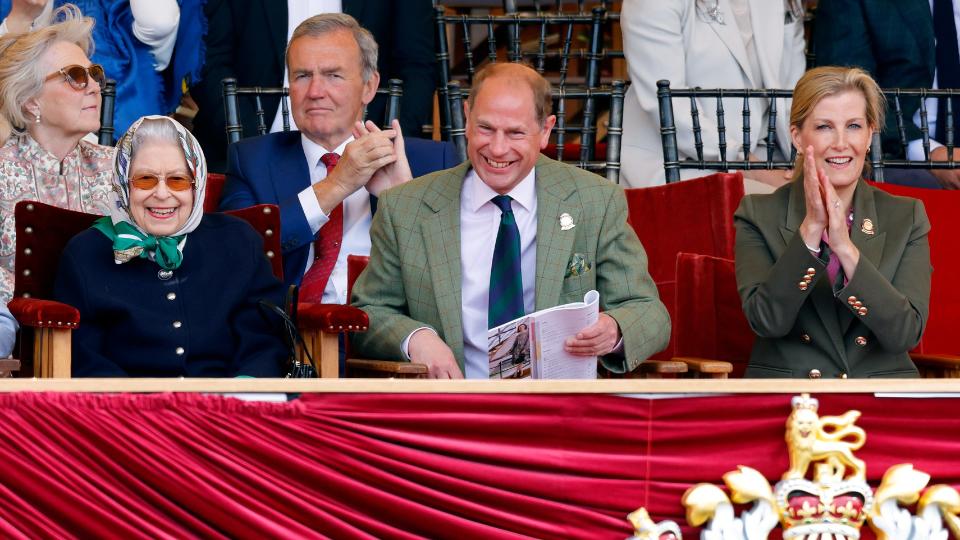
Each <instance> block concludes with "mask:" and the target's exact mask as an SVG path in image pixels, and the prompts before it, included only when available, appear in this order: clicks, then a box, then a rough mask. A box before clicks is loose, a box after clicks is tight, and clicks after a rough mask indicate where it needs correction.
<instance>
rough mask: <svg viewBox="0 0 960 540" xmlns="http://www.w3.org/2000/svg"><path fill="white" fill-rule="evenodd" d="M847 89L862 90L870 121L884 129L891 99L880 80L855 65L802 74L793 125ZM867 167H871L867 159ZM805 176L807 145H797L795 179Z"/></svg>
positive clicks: (799, 124)
mask: <svg viewBox="0 0 960 540" xmlns="http://www.w3.org/2000/svg"><path fill="white" fill-rule="evenodd" d="M844 92H860V95H862V96H863V99H864V100H865V101H866V104H867V110H866V117H867V124H868V125H869V126H870V127H872V128H873V129H875V130H877V131H880V130H882V129H883V122H884V114H885V113H886V109H887V99H886V98H885V97H884V95H883V91H881V90H880V86H879V85H878V84H877V81H875V80H873V77H871V76H870V75H869V74H868V73H867V72H866V71H864V70H862V69H860V68H855V67H838V66H823V67H818V68H813V69H811V70H809V71H807V72H806V73H804V74H803V76H802V77H800V80H799V81H797V86H796V87H794V89H793V104H792V106H791V109H790V125H791V126H794V127H796V128H797V129H800V128H802V127H803V123H804V122H805V121H806V120H807V118H808V117H809V116H810V115H811V114H812V113H813V108H814V107H816V106H817V104H818V103H820V101H821V100H822V99H823V98H825V97H830V96H835V95H837V94H842V93H844ZM864 167H869V164H868V163H865V165H864ZM802 176H803V149H802V148H798V149H797V161H796V164H795V165H794V168H793V179H794V180H796V179H797V178H800V177H802Z"/></svg>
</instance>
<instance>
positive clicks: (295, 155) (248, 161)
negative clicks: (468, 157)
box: [220, 131, 460, 286]
mask: <svg viewBox="0 0 960 540" xmlns="http://www.w3.org/2000/svg"><path fill="white" fill-rule="evenodd" d="M403 142H404V148H406V152H407V161H408V162H409V163H410V171H411V172H412V173H413V177H414V178H416V177H418V176H423V175H425V174H428V173H431V172H434V171H440V170H443V169H448V168H450V167H453V166H454V165H458V164H459V163H460V160H459V159H458V158H457V152H456V147H455V146H454V145H452V144H450V143H446V142H442V143H441V142H434V141H428V140H425V139H416V138H413V137H408V138H404V141H403ZM228 154H229V156H228V158H227V182H226V184H225V185H224V186H223V194H222V195H221V197H220V210H237V209H240V208H246V207H248V206H253V205H255V204H275V205H277V206H279V207H280V242H281V249H282V251H283V280H284V285H288V286H289V285H299V284H300V279H301V278H303V273H304V271H305V270H306V268H307V257H308V255H309V254H310V245H311V243H312V242H313V239H314V236H313V233H312V232H311V231H310V224H309V223H307V216H306V215H304V213H303V207H302V206H300V199H299V198H298V197H297V194H299V193H300V192H301V191H303V190H304V189H307V188H308V187H310V170H309V168H308V167H307V158H306V156H304V155H303V145H302V144H301V142H300V132H299V131H287V132H278V133H270V134H268V135H261V136H260V137H252V138H249V139H243V140H241V141H240V142H237V143H235V144H232V145H230V151H229V153H228ZM371 206H372V205H371Z"/></svg>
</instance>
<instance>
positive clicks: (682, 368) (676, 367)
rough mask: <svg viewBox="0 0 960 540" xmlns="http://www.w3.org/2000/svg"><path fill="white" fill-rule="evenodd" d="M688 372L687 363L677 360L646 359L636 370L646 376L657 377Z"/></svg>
mask: <svg viewBox="0 0 960 540" xmlns="http://www.w3.org/2000/svg"><path fill="white" fill-rule="evenodd" d="M686 372H687V364H685V363H684V362H678V361H676V360H644V361H643V362H641V363H640V366H639V367H638V368H637V369H636V370H635V371H634V373H639V374H641V375H642V376H644V377H648V378H652V379H657V378H660V377H662V376H663V375H680V374H683V373H686Z"/></svg>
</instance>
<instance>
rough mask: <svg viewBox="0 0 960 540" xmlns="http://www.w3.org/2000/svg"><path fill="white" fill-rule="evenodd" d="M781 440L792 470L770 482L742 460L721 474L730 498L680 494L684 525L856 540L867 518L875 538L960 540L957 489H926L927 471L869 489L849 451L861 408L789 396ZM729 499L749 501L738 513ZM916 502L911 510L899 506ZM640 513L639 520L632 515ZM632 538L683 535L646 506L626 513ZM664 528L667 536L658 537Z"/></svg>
mask: <svg viewBox="0 0 960 540" xmlns="http://www.w3.org/2000/svg"><path fill="white" fill-rule="evenodd" d="M791 405H792V408H793V410H792V412H791V413H790V416H789V417H788V418H787V422H786V435H785V440H786V443H787V452H788V454H789V456H790V468H789V469H788V470H787V471H786V472H785V473H784V474H783V476H782V478H781V479H780V481H779V482H777V483H776V485H775V486H771V485H770V483H769V482H768V481H767V479H766V478H765V477H764V476H763V475H762V474H761V473H760V472H758V471H757V470H755V469H752V468H750V467H747V466H744V465H740V466H739V467H738V468H737V470H735V471H730V472H728V473H726V474H724V475H723V481H724V483H725V484H726V486H727V488H728V490H729V496H728V495H727V493H726V492H724V491H723V490H722V489H721V488H720V487H717V486H715V485H713V484H706V483H703V484H697V485H695V486H693V487H691V488H690V489H688V490H687V491H686V493H684V495H683V505H684V507H685V508H686V517H687V522H688V523H689V524H690V525H692V526H694V527H703V529H702V531H701V539H702V540H761V539H765V538H767V537H768V536H769V534H770V531H772V530H773V529H774V528H775V527H776V526H777V525H778V524H779V525H780V526H782V528H783V538H784V539H792V538H797V539H800V540H856V539H859V538H860V530H861V529H862V527H863V525H864V524H865V523H869V524H870V527H871V528H873V530H874V531H875V532H876V535H877V538H878V539H879V540H947V538H948V536H949V534H950V533H952V535H953V537H954V538H960V518H958V516H957V515H958V513H960V494H958V492H957V491H956V490H955V489H953V488H951V487H949V486H945V485H935V486H932V487H930V488H927V489H925V488H926V487H927V484H928V483H929V481H930V475H928V474H926V473H924V472H921V471H917V470H915V469H914V468H913V466H912V465H910V464H907V463H903V464H900V465H895V466H893V467H891V468H890V469H888V470H887V472H886V473H885V474H884V475H883V480H882V481H881V483H880V487H878V488H877V490H876V492H874V491H873V490H872V489H871V488H870V486H869V485H868V484H867V482H866V464H865V463H864V462H863V461H862V460H860V459H858V458H857V457H856V456H855V455H854V452H855V451H856V450H859V449H860V448H862V447H863V445H864V444H865V443H866V439H867V435H866V433H865V432H864V430H863V429H862V428H860V427H859V426H857V425H855V424H856V421H857V419H859V417H860V412H859V411H847V412H846V413H845V414H843V415H840V416H820V415H819V414H818V408H819V404H818V402H817V400H816V399H814V398H811V397H810V396H809V395H808V394H803V395H800V396H797V397H794V398H793V399H792V400H791ZM734 504H752V506H751V507H750V508H749V509H747V510H745V511H744V512H743V513H742V514H741V515H740V516H737V515H736V514H735V511H734ZM912 505H916V511H917V513H916V515H912V514H911V513H910V511H909V510H908V509H906V508H904V506H912ZM636 516H640V517H642V518H643V519H636ZM629 518H630V521H631V523H632V524H633V525H634V529H635V535H634V536H633V537H632V538H631V540H634V539H635V540H661V539H665V538H671V539H672V538H676V539H677V540H681V536H680V532H679V528H678V527H677V526H676V524H675V523H673V522H669V521H664V522H661V523H659V524H656V523H654V522H653V520H652V519H651V518H650V517H649V516H648V515H647V513H646V510H644V509H643V508H641V509H639V510H637V511H636V512H633V513H632V514H630V516H629ZM664 531H668V532H669V534H670V535H671V536H663V535H662V533H663V532H664Z"/></svg>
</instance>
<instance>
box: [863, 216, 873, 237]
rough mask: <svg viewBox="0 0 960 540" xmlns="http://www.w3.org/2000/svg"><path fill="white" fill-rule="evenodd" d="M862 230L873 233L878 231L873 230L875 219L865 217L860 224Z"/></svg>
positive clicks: (864, 232)
mask: <svg viewBox="0 0 960 540" xmlns="http://www.w3.org/2000/svg"><path fill="white" fill-rule="evenodd" d="M860 230H861V231H863V234H869V235H871V236H872V235H873V233H875V232H876V231H874V230H873V221H871V220H870V218H863V223H861V224H860Z"/></svg>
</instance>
